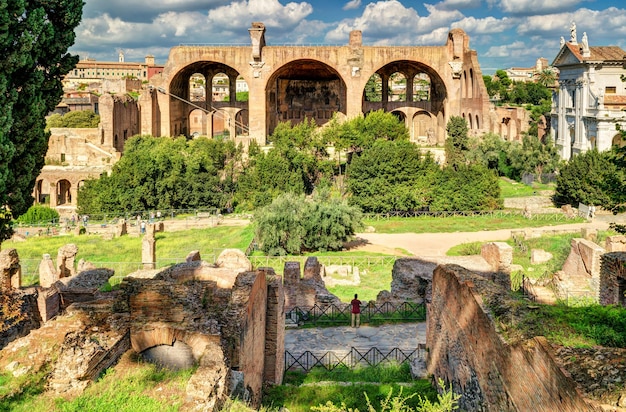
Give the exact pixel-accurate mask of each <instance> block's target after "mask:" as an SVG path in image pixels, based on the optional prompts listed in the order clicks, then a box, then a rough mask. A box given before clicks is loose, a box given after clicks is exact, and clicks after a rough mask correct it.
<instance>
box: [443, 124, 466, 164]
mask: <svg viewBox="0 0 626 412" xmlns="http://www.w3.org/2000/svg"><path fill="white" fill-rule="evenodd" d="M446 131H447V132H448V138H447V139H446V142H445V146H444V147H445V150H446V164H447V165H448V166H451V167H453V168H455V169H456V168H458V167H459V166H460V165H463V164H465V163H466V156H467V152H468V151H469V144H470V140H469V136H468V131H469V129H468V127H467V122H466V121H465V119H464V118H462V117H460V116H451V117H450V120H449V121H448V124H447V126H446Z"/></svg>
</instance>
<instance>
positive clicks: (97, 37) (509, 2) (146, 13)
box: [70, 0, 626, 74]
mask: <svg viewBox="0 0 626 412" xmlns="http://www.w3.org/2000/svg"><path fill="white" fill-rule="evenodd" d="M572 21H574V22H576V27H577V34H578V41H579V42H580V39H581V37H582V34H583V32H586V33H587V36H588V39H589V45H590V46H620V47H622V48H623V49H626V2H624V1H623V0H611V1H609V0H441V1H436V0H433V1H431V2H426V3H424V2H418V1H409V0H400V1H399V0H384V1H367V0H309V1H285V0H281V1H279V0H242V1H223V0H85V6H84V9H83V19H82V21H81V24H80V26H79V27H78V28H77V29H76V42H75V44H74V46H72V48H71V49H70V51H71V52H72V53H74V54H78V55H79V56H80V58H81V59H85V58H94V59H97V60H102V61H117V59H118V53H119V52H120V51H123V52H124V55H125V60H126V61H128V62H131V61H132V62H143V61H144V58H145V56H146V55H153V56H154V57H155V59H156V63H157V64H162V65H165V63H166V61H167V56H168V54H169V51H170V48H171V47H173V46H178V45H180V44H246V45H248V44H250V36H249V33H248V28H249V27H250V25H251V23H252V22H262V23H264V24H265V27H266V32H265V39H266V43H267V44H268V45H281V44H302V45H316V44H332V45H345V44H347V43H348V38H349V33H350V31H352V30H361V31H362V33H363V44H364V45H416V46H440V45H444V44H445V43H446V39H447V35H448V32H449V31H450V30H451V29H453V28H461V29H463V30H465V32H466V33H468V34H469V37H470V48H472V49H474V50H476V51H477V53H478V62H479V64H480V66H481V68H482V71H483V74H492V73H493V72H495V70H497V69H508V68H512V67H532V66H534V65H535V62H536V60H537V59H538V58H539V57H545V58H547V59H548V61H549V62H550V63H552V61H553V59H554V58H555V57H556V54H557V52H558V51H559V41H560V38H561V36H563V37H564V38H565V39H566V40H569V37H570V29H569V28H570V24H571V22H572Z"/></svg>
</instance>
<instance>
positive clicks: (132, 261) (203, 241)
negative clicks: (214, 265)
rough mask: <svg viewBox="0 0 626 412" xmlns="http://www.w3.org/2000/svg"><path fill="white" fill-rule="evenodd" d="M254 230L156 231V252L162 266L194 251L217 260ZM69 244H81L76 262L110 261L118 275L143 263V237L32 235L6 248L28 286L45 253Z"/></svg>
mask: <svg viewBox="0 0 626 412" xmlns="http://www.w3.org/2000/svg"><path fill="white" fill-rule="evenodd" d="M253 236H254V233H253V231H252V226H247V227H240V226H217V227H213V228H205V229H191V230H185V231H179V232H162V233H157V234H156V240H157V243H156V255H157V265H158V266H159V267H163V266H167V265H169V264H172V263H177V262H181V261H183V260H184V259H185V257H186V256H187V254H188V253H189V252H191V251H192V250H199V251H200V255H201V256H202V258H203V259H204V260H206V261H213V260H214V258H215V257H217V255H218V254H219V253H220V252H221V250H222V249H225V248H238V249H241V250H246V248H247V247H248V245H249V244H250V242H251V241H252V238H253ZM68 243H73V244H75V245H76V246H78V254H77V256H76V261H78V260H80V259H85V260H86V261H89V262H93V263H95V264H96V265H98V264H104V263H107V264H106V265H104V266H106V267H110V268H111V269H114V270H115V271H116V278H117V277H118V276H123V275H126V274H128V273H129V272H131V271H134V270H137V269H138V268H139V266H140V262H141V238H140V237H134V236H122V237H119V238H115V239H112V240H105V239H103V238H102V237H101V236H98V235H81V236H75V235H72V234H70V235H63V236H50V237H48V236H41V237H31V238H28V239H27V240H26V241H23V242H14V241H11V240H7V241H5V242H3V243H2V248H3V249H6V248H15V249H16V250H17V252H18V255H19V256H20V262H21V263H22V276H23V283H24V284H25V285H28V284H32V283H33V282H35V281H37V278H38V272H37V268H38V265H39V262H40V261H41V258H42V255H43V254H44V253H48V254H50V256H51V257H52V259H53V261H56V255H57V252H58V250H59V248H60V247H61V246H63V245H66V244H68Z"/></svg>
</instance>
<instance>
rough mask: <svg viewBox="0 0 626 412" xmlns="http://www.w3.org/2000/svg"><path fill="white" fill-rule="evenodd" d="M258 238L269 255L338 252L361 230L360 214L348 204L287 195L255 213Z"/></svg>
mask: <svg viewBox="0 0 626 412" xmlns="http://www.w3.org/2000/svg"><path fill="white" fill-rule="evenodd" d="M255 222H256V239H257V242H258V243H259V247H260V248H261V249H262V250H263V251H264V252H265V253H266V254H268V255H270V256H274V255H281V256H282V255H286V254H300V253H301V252H303V251H305V250H308V251H314V250H319V251H326V250H339V249H341V248H342V247H343V243H344V242H346V241H347V240H348V239H349V238H350V237H351V236H352V235H354V234H355V233H356V231H357V230H358V229H359V228H360V227H361V212H360V211H359V209H358V208H355V207H353V206H348V205H347V204H346V203H345V202H343V201H340V200H337V199H330V200H319V199H311V200H305V198H304V197H303V196H300V195H295V194H292V193H285V194H282V195H280V196H278V197H277V198H276V199H275V200H274V201H273V202H272V203H271V204H270V205H268V206H265V207H264V208H262V209H260V210H258V211H257V213H256V214H255Z"/></svg>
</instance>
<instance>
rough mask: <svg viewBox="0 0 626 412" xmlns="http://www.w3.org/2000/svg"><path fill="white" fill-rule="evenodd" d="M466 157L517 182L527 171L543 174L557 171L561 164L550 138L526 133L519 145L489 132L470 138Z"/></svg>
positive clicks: (538, 174) (471, 161)
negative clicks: (541, 138) (543, 138)
mask: <svg viewBox="0 0 626 412" xmlns="http://www.w3.org/2000/svg"><path fill="white" fill-rule="evenodd" d="M467 159H468V161H469V162H470V163H478V164H481V165H483V166H485V167H487V168H489V169H491V170H496V171H497V172H498V174H499V175H500V176H506V177H509V178H511V179H515V180H518V181H519V180H520V179H521V177H522V175H523V174H524V173H533V174H535V175H537V176H539V177H541V175H542V174H543V173H551V172H554V171H555V170H556V169H557V168H558V165H559V155H558V152H557V149H556V147H555V146H554V145H553V144H552V141H551V140H550V138H549V137H547V138H546V140H545V142H542V141H541V140H539V139H538V138H537V137H536V136H531V135H526V136H524V138H523V139H522V143H521V144H520V143H518V142H510V141H507V140H504V139H502V138H501V137H500V136H498V135H496V134H493V133H487V134H485V135H484V136H483V138H482V139H480V140H478V139H474V140H472V141H471V143H470V150H469V152H468V153H467Z"/></svg>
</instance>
